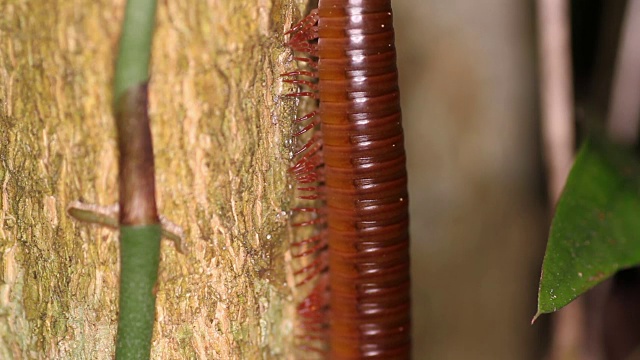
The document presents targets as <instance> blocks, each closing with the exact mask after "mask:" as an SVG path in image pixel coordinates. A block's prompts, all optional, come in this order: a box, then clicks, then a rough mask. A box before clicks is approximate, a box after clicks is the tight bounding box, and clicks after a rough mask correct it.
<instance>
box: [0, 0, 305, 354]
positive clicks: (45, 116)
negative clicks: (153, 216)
mask: <svg viewBox="0 0 640 360" xmlns="http://www.w3.org/2000/svg"><path fill="white" fill-rule="evenodd" d="M123 6H124V1H123V0H118V1H116V2H114V1H104V0H100V1H95V0H77V1H73V2H70V1H61V0H58V1H35V0H0V12H1V13H2V14H3V16H2V21H1V22H0V188H1V191H2V193H1V197H0V251H1V255H2V257H1V258H0V261H1V265H2V266H1V267H0V275H1V276H2V277H1V279H2V282H1V283H0V314H2V316H0V334H1V335H2V336H0V358H2V359H31V358H50V359H54V358H55V359H63V358H64V359H75V358H86V359H110V358H112V357H113V353H114V338H115V331H116V321H117V308H116V307H117V294H118V288H117V284H118V282H117V279H118V264H117V261H118V255H117V254H118V253H117V251H118V243H117V238H118V237H117V234H116V233H115V232H114V231H112V230H109V229H107V228H100V227H97V226H92V225H86V224H82V223H78V222H76V221H74V220H72V219H71V218H69V216H67V214H66V213H65V209H66V206H67V204H69V203H70V202H71V201H73V200H76V199H83V200H84V201H86V202H92V203H97V204H101V205H108V204H112V203H116V202H117V198H116V196H117V182H116V175H117V171H118V170H117V161H116V159H117V157H116V155H117V154H116V140H115V122H114V120H113V116H112V113H111V103H112V98H111V90H110V89H111V88H112V86H111V85H112V75H113V63H114V56H115V54H116V49H117V39H118V35H119V28H120V23H121V19H122V12H123ZM302 6H303V4H302V1H300V0H254V1H249V0H243V1H240V0H234V1H214V0H209V1H193V2H188V3H185V2H179V1H177V2H176V1H166V2H161V3H160V4H159V8H158V18H157V32H156V36H155V40H154V48H153V57H152V70H151V73H152V76H151V83H150V116H151V128H152V132H153V141H154V145H155V158H156V181H157V197H158V201H159V210H160V212H161V213H162V214H163V215H164V216H166V217H168V218H170V219H171V220H172V221H173V222H175V223H177V224H178V225H180V226H182V227H183V229H184V230H185V234H186V238H185V245H186V248H187V251H186V253H185V254H181V253H179V252H178V251H177V249H176V247H175V246H174V245H172V244H171V243H170V242H163V245H162V255H161V264H160V267H161V271H160V276H159V282H158V284H157V296H158V300H157V310H156V328H155V332H154V340H153V350H152V358H154V359H185V358H188V359H254V358H287V357H292V355H291V354H292V353H293V350H292V349H293V342H294V341H293V336H292V332H293V329H294V325H293V314H294V311H295V309H294V304H295V302H294V301H292V299H295V298H296V297H297V296H299V295H297V294H296V289H295V288H293V286H292V285H293V279H292V278H293V277H292V274H291V270H290V268H289V265H288V263H289V259H290V254H289V251H288V249H289V247H288V243H289V234H290V232H291V231H290V229H289V223H288V216H289V208H290V206H291V204H292V201H293V195H292V189H291V184H292V179H291V178H290V177H289V176H288V173H287V169H288V167H289V166H290V157H291V155H290V154H291V152H292V150H293V148H294V144H292V142H291V141H290V139H291V133H292V123H291V121H290V120H291V119H292V118H293V117H294V115H295V107H294V106H295V104H294V101H293V100H288V99H284V98H283V96H282V95H283V94H285V93H287V92H290V91H291V88H289V87H288V86H287V85H286V84H283V82H282V79H281V78H280V77H279V74H280V73H283V72H285V71H287V70H291V69H292V68H293V65H292V64H291V53H290V51H289V50H288V49H287V48H286V47H284V46H283V42H284V38H283V30H284V29H287V28H289V26H290V24H292V23H293V22H294V21H295V20H297V19H299V18H300V17H301V9H302Z"/></svg>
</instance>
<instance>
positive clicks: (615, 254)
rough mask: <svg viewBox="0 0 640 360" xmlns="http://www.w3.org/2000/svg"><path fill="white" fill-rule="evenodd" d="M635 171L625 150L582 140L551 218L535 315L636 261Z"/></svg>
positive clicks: (638, 197)
mask: <svg viewBox="0 0 640 360" xmlns="http://www.w3.org/2000/svg"><path fill="white" fill-rule="evenodd" d="M639 174H640V164H639V163H638V160H637V159H636V158H635V157H634V156H633V154H632V153H631V152H630V151H629V150H626V149H622V148H620V147H617V146H614V145H612V144H610V143H606V142H604V141H600V140H594V139H592V140H590V141H587V142H585V143H584V144H583V146H582V148H581V149H580V152H579V153H578V155H577V157H576V160H575V163H574V165H573V168H572V169H571V173H570V174H569V178H568V180H567V183H566V185H565V189H564V192H563V194H562V196H561V197H560V200H559V201H558V205H557V208H556V213H555V216H554V218H553V222H552V224H551V233H550V235H549V242H548V244H547V251H546V254H545V257H544V263H543V265H542V275H541V278H540V290H539V292H538V311H537V313H536V315H535V316H534V318H533V320H534V321H535V319H536V318H537V317H538V316H539V315H540V314H543V313H549V312H553V311H556V310H558V309H560V308H561V307H563V306H565V305H567V304H568V303H570V302H571V301H572V300H574V299H575V298H577V297H578V296H580V295H581V294H583V293H584V292H586V291H587V290H589V289H591V288H592V287H594V286H595V285H597V284H598V283H600V282H602V281H603V280H605V279H606V278H608V277H609V276H611V275H613V274H614V273H615V272H616V271H618V270H621V269H624V268H628V267H631V266H634V265H637V264H639V263H640V182H639V178H640V177H639Z"/></svg>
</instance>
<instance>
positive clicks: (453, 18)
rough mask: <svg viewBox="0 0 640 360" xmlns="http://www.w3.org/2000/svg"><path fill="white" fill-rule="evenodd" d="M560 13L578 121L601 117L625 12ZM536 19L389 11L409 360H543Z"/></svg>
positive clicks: (605, 7)
mask: <svg viewBox="0 0 640 360" xmlns="http://www.w3.org/2000/svg"><path fill="white" fill-rule="evenodd" d="M567 2H568V4H567V10H568V16H569V17H570V18H569V20H570V23H569V24H570V27H571V28H570V34H571V38H570V45H571V47H570V51H571V52H572V53H573V55H572V56H571V57H569V61H571V63H570V64H569V66H570V69H569V70H568V74H567V75H568V79H569V81H571V84H570V85H571V90H572V93H570V96H571V97H572V99H571V100H575V104H576V107H575V109H571V110H572V111H571V113H570V114H569V115H570V117H573V115H574V114H573V113H574V112H575V117H576V118H578V119H580V117H581V114H582V111H583V109H584V108H585V107H589V108H593V109H596V112H600V113H604V111H605V110H606V107H607V99H608V89H609V85H610V78H611V69H612V68H613V60H614V55H615V53H616V47H617V38H618V32H619V29H620V24H621V22H622V18H623V14H624V10H625V6H626V3H627V2H626V1H618V0H614V1H595V0H592V1H572V2H571V1H567ZM537 15H538V11H537V3H536V1H533V0H527V1H511V0H484V1H464V0H421V1H395V2H394V21H395V28H396V46H397V49H398V67H399V72H400V85H401V88H402V89H401V91H402V102H403V104H402V106H403V119H404V124H405V132H406V144H407V152H408V155H407V156H408V166H409V181H410V184H409V188H410V194H411V195H410V196H411V204H410V205H411V214H412V218H411V221H412V224H411V231H412V256H413V258H412V276H413V308H414V346H415V358H416V359H438V360H447V359H453V360H458V359H477V360H480V359H493V360H495V359H542V358H550V357H549V356H548V352H549V346H550V344H551V343H552V333H553V332H552V331H551V329H552V325H551V324H552V317H551V316H548V315H547V316H543V317H542V318H541V319H539V320H538V321H537V322H536V323H535V324H534V325H531V319H532V317H533V315H534V313H535V312H536V301H537V287H538V280H539V276H540V268H541V265H542V259H543V255H544V249H545V244H546V235H547V231H548V227H549V223H550V219H551V210H552V205H551V204H550V200H549V198H550V197H552V194H550V191H549V190H548V189H549V187H548V185H547V175H548V173H549V172H548V171H547V170H546V166H545V157H544V156H543V154H544V152H543V145H542V144H543V140H542V135H541V133H542V132H541V121H540V118H541V113H542V111H541V107H540V103H541V101H540V96H539V93H540V91H539V87H540V83H539V77H540V76H539V74H540V71H539V65H540V64H539V50H538V49H539V44H538V43H537V41H538V40H539V36H538V31H539V24H538V20H537ZM638 36H640V34H639V35H638ZM571 59H573V60H571ZM571 73H573V75H574V77H573V79H571ZM570 121H573V118H571V119H570ZM573 131H574V127H573V122H572V123H571V132H573ZM576 141H577V142H578V143H579V137H578V140H576ZM568 146H569V147H570V148H573V144H571V143H569V144H568ZM573 358H575V359H581V358H583V357H579V356H577V357H573ZM567 359H568V358H567Z"/></svg>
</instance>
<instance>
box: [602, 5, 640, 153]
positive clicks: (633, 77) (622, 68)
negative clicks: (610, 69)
mask: <svg viewBox="0 0 640 360" xmlns="http://www.w3.org/2000/svg"><path fill="white" fill-rule="evenodd" d="M625 16H626V17H625V20H624V23H623V27H622V32H621V41H620V46H619V48H618V57H617V59H616V69H615V75H614V79H613V84H612V88H611V100H610V104H609V116H608V119H607V130H608V132H609V135H610V136H611V137H612V138H613V139H614V140H615V141H617V142H620V143H624V144H628V145H632V144H634V143H635V142H636V140H637V138H638V123H639V122H640V41H638V35H639V34H640V0H629V2H628V3H627V10H626V15H625Z"/></svg>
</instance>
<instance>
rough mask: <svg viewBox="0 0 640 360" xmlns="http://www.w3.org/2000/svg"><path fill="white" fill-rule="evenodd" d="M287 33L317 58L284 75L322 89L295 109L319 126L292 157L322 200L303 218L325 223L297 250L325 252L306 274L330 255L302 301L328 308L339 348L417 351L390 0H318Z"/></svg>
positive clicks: (359, 352) (332, 342) (349, 352)
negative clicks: (305, 108)
mask: <svg viewBox="0 0 640 360" xmlns="http://www.w3.org/2000/svg"><path fill="white" fill-rule="evenodd" d="M288 34H289V35H290V40H289V45H290V46H291V47H292V48H293V49H294V50H295V51H298V52H304V53H306V54H307V55H306V56H302V57H297V58H296V59H299V60H300V61H302V62H303V63H306V64H307V65H308V68H307V69H305V70H301V71H296V72H290V73H287V74H285V76H287V77H288V82H290V83H292V84H295V85H298V86H301V87H303V88H304V90H302V91H300V92H297V93H293V94H291V95H292V96H307V97H311V98H314V99H318V100H319V107H318V109H317V110H314V111H313V112H311V113H310V114H308V115H305V116H303V117H301V118H299V119H298V120H299V122H300V123H301V124H306V125H304V126H303V127H302V130H301V131H298V133H297V134H296V136H299V135H301V134H302V133H304V132H307V131H310V130H312V129H317V128H318V127H319V130H317V132H316V135H314V136H313V137H312V138H311V140H309V141H308V142H307V143H306V144H305V145H303V146H302V148H301V150H300V151H299V152H298V155H297V156H296V163H295V165H294V166H293V167H292V173H294V175H295V176H296V178H297V179H298V181H299V183H301V184H304V186H301V188H300V190H302V189H305V190H309V192H315V193H316V194H319V195H318V196H317V197H316V198H317V199H320V200H322V203H323V205H322V207H321V209H319V211H317V212H313V213H314V214H316V215H317V216H320V217H321V218H322V220H319V221H304V222H301V223H304V224H305V225H307V224H312V223H314V224H319V225H320V227H319V229H318V233H317V234H318V235H317V236H316V238H315V240H314V241H309V242H308V243H309V244H310V246H311V247H309V248H307V247H305V250H303V251H301V252H300V253H301V254H305V255H307V254H309V255H311V254H314V255H315V256H316V258H315V260H314V261H313V262H312V265H309V266H311V268H312V269H313V270H309V271H311V273H310V275H311V276H307V277H306V278H305V280H304V281H305V282H306V281H310V280H311V279H313V277H314V276H316V275H318V274H320V273H323V272H324V271H325V269H326V266H327V265H328V273H327V274H326V275H322V276H321V280H320V281H319V285H317V286H316V288H315V289H314V290H313V291H312V293H311V294H310V295H309V297H308V298H307V299H305V301H304V302H303V304H301V305H300V308H304V310H305V311H306V312H305V314H304V316H306V319H314V321H317V320H318V319H317V316H321V315H324V314H325V313H326V315H327V316H328V321H326V323H327V324H328V342H329V344H328V348H329V350H328V354H327V356H328V358H330V359H338V360H340V359H362V358H378V359H408V358H409V357H410V348H411V340H410V295H409V294H410V281H409V232H408V224H409V215H408V196H407V174H406V168H405V152H404V137H403V131H402V124H401V112H400V97H399V90H398V74H397V69H396V63H395V60H396V54H395V46H394V31H393V16H392V13H391V4H390V0H320V2H319V5H318V9H317V10H314V11H313V12H311V14H310V15H309V16H307V17H306V18H305V19H303V20H302V21H301V22H300V23H298V24H297V25H295V26H294V27H293V28H292V30H291V31H290V32H289V33H288ZM316 39H317V41H316ZM316 57H317V58H316ZM316 66H317V69H315V67H316ZM298 120H296V121H298ZM318 125H319V126H318ZM317 134H320V135H317ZM310 184H311V185H312V186H309V185H310ZM303 196H307V195H302V196H301V198H303ZM300 243H304V241H302V242H300ZM299 245H301V244H299ZM324 249H326V253H327V255H325V254H324V251H325V250H324ZM325 259H327V260H326V261H327V262H328V264H326V263H323V261H325ZM316 261H319V262H320V263H318V264H315V265H314V264H313V263H315V262H316ZM314 272H315V273H314ZM325 276H326V278H325ZM325 282H326V286H325V284H324V283H325ZM324 301H326V302H324ZM308 304H313V305H312V306H309V305H308ZM326 304H328V311H324V312H322V311H321V312H318V311H316V312H310V311H308V310H309V309H311V308H313V309H315V310H318V309H323V308H326ZM300 314H301V316H303V315H302V313H300ZM319 324H325V321H319ZM324 328H326V327H324Z"/></svg>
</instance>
